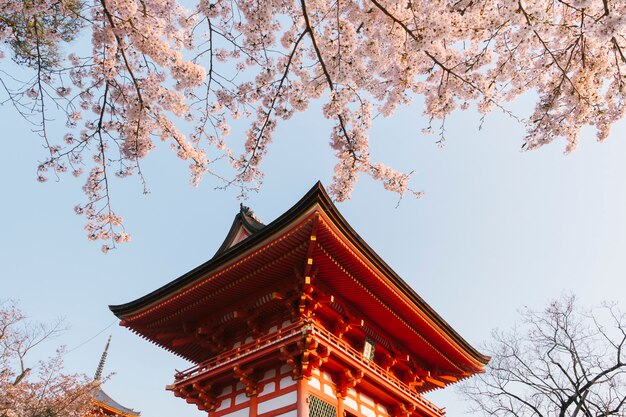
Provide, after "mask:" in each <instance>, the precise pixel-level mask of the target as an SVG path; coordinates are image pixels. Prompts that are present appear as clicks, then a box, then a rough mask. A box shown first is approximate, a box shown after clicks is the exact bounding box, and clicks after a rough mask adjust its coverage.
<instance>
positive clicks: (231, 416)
mask: <svg viewBox="0 0 626 417" xmlns="http://www.w3.org/2000/svg"><path fill="white" fill-rule="evenodd" d="M249 415H250V407H244V408H242V409H241V410H237V411H233V412H232V413H228V414H224V417H248V416H249Z"/></svg>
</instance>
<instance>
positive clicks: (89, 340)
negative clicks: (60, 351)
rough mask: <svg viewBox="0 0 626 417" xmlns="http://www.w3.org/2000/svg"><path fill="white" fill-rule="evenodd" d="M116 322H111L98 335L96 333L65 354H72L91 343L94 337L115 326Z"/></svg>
mask: <svg viewBox="0 0 626 417" xmlns="http://www.w3.org/2000/svg"><path fill="white" fill-rule="evenodd" d="M116 321H117V320H113V321H112V322H111V323H110V324H109V325H108V326H106V327H105V328H104V329H102V330H100V331H99V332H98V333H96V334H95V335H93V336H91V337H90V338H89V339H87V340H85V341H84V342H82V343H80V344H79V345H77V346H75V347H73V348H72V349H70V350H68V351H66V352H65V354H66V355H67V354H68V353H71V352H74V351H75V350H76V349H78V348H79V347H82V346H84V345H86V344H87V343H89V342H91V341H92V340H93V339H95V338H96V337H98V336H100V335H101V334H102V333H104V332H105V331H106V330H107V329H108V328H109V327H111V326H113V325H114V324H115V322H116Z"/></svg>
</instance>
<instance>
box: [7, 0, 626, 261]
mask: <svg viewBox="0 0 626 417" xmlns="http://www.w3.org/2000/svg"><path fill="white" fill-rule="evenodd" d="M184 4H185V6H186V7H187V8H185V7H183V6H182V5H181V2H179V1H178V0H89V1H85V2H83V1H80V0H32V1H29V2H15V1H13V0H0V16H1V17H2V19H0V40H2V41H3V43H4V49H5V50H4V51H3V53H2V57H3V58H0V59H1V60H3V61H4V62H6V60H7V59H8V58H12V59H13V60H14V61H15V62H16V63H18V64H19V65H22V66H23V67H25V68H26V69H28V71H29V75H27V76H26V77H25V78H24V79H23V80H22V79H21V78H20V77H17V76H16V78H15V79H13V78H12V79H9V78H8V77H4V76H2V77H0V78H2V82H3V86H4V90H3V94H4V95H3V97H4V100H5V101H9V102H11V103H12V104H13V105H14V107H15V108H16V109H17V110H18V111H19V112H20V114H22V115H23V116H24V117H26V118H28V119H30V120H31V121H33V122H34V123H36V126H38V128H39V134H40V136H41V138H42V140H43V142H44V144H45V146H46V149H47V150H48V155H47V156H46V158H45V159H44V160H42V161H41V162H40V163H39V165H38V169H37V179H38V180H39V181H45V180H46V179H47V178H48V177H49V176H50V175H55V176H56V175H59V174H60V173H63V172H66V171H69V172H71V173H72V174H73V175H77V176H80V175H84V176H85V185H84V187H83V189H84V191H85V195H86V200H85V201H84V202H83V203H82V204H80V206H79V209H78V210H76V212H77V213H79V214H81V215H83V216H85V218H86V220H87V225H86V227H85V229H86V232H87V236H88V238H89V239H95V240H105V241H107V242H108V243H107V244H105V246H104V247H103V251H107V250H108V249H112V248H114V247H115V245H116V243H120V242H125V241H128V240H129V235H128V234H127V233H126V231H125V230H124V228H123V225H122V222H121V218H120V217H119V216H118V215H117V214H116V213H115V212H114V210H113V208H112V205H111V197H112V182H111V178H112V176H111V173H113V174H115V176H116V177H127V176H131V175H136V176H138V177H139V178H140V179H141V181H142V182H143V183H144V184H145V179H144V177H143V174H142V170H141V162H142V160H143V159H144V158H146V157H147V156H148V155H149V154H150V152H151V151H152V150H153V149H155V147H156V146H158V142H160V141H163V142H167V143H168V145H169V147H170V148H171V150H172V152H173V153H174V154H175V155H176V156H177V157H178V158H181V159H183V160H185V161H187V162H188V163H189V167H190V173H191V180H190V182H191V184H192V185H194V186H195V185H198V183H199V181H200V180H201V178H202V177H203V176H205V175H211V176H212V177H214V178H215V179H216V180H217V181H218V182H219V183H220V185H219V186H220V187H227V186H235V187H240V188H241V190H242V192H243V193H245V191H246V190H249V189H255V188H258V187H259V186H260V184H261V182H262V179H263V172H262V170H261V163H262V161H263V159H264V157H265V155H266V154H267V153H268V151H269V150H270V146H271V142H272V140H273V136H274V132H275V131H276V128H277V126H278V125H279V124H280V123H283V122H284V121H285V120H288V119H290V118H291V117H292V116H293V114H294V113H297V112H303V111H306V110H307V108H308V106H309V104H310V103H311V102H312V101H315V100H319V101H321V102H322V104H323V116H324V117H325V118H327V119H329V120H331V121H332V123H333V125H332V128H331V130H330V132H327V135H322V137H326V138H328V137H329V138H330V141H329V142H330V146H331V148H332V149H333V151H334V153H335V156H336V158H337V160H336V165H335V171H334V178H333V183H332V184H331V186H330V189H331V191H332V193H333V196H334V198H335V199H336V200H338V201H341V200H344V199H347V198H349V197H350V193H351V191H352V189H353V187H354V184H355V183H356V181H357V180H358V178H359V176H360V175H369V176H371V177H373V178H374V179H376V180H378V181H380V182H381V183H382V185H383V186H384V187H385V188H386V189H389V190H391V191H394V192H396V193H399V194H400V195H404V194H406V193H412V194H415V195H417V196H419V195H420V193H417V192H415V191H413V190H412V188H411V187H410V185H409V180H410V174H407V173H401V172H398V171H396V170H394V169H393V168H392V167H388V166H386V165H385V164H384V163H382V162H379V161H376V160H374V158H373V156H372V155H370V150H369V141H370V140H369V139H370V138H369V131H370V128H371V125H372V120H373V119H374V117H375V116H378V115H382V116H385V117H386V116H391V115H393V114H394V112H395V111H396V109H398V108H399V107H401V106H404V105H407V104H409V103H411V102H412V101H413V100H416V99H423V101H424V110H423V113H424V120H426V121H429V125H428V127H427V128H426V129H424V132H426V133H432V132H437V131H439V132H443V131H444V123H445V120H446V118H447V117H448V116H449V115H450V114H452V113H453V112H455V111H456V110H465V109H468V108H476V109H477V110H478V112H480V113H483V114H486V113H489V112H492V111H501V112H504V113H505V114H507V115H509V116H511V117H512V118H514V119H515V120H518V121H519V122H520V123H521V124H522V125H523V126H524V128H525V129H526V134H525V136H524V137H523V146H522V147H523V148H524V149H537V148H539V147H541V146H544V145H546V144H549V143H551V142H553V141H554V140H561V141H563V143H564V149H565V152H566V153H568V152H571V151H573V150H574V149H575V148H576V146H577V144H578V143H579V141H580V133H581V130H582V129H583V128H585V127H587V126H590V127H592V128H595V131H596V136H597V139H598V140H599V141H603V140H605V139H606V138H607V137H608V136H609V132H610V129H611V126H612V125H613V124H614V123H615V122H616V121H618V120H619V119H621V118H622V117H623V115H624V111H625V106H624V98H625V94H626V92H625V88H624V82H625V78H624V77H625V76H626V72H625V71H626V67H625V65H626V55H625V49H624V48H626V38H625V35H626V2H623V1H618V0H532V1H531V0H513V1H499V0H432V1H411V0H408V1H402V2H398V1H391V0H365V1H354V0H336V1H334V2H328V1H322V0H281V1H277V0H269V1H265V2H248V1H242V2H233V1H228V0H198V1H197V2H196V3H192V2H185V3H184ZM87 36H89V37H90V38H91V44H90V45H91V46H90V49H89V50H80V49H81V48H76V49H73V48H67V49H68V50H71V51H72V53H70V54H68V55H67V56H65V55H64V54H63V53H62V52H61V51H63V50H64V48H63V46H64V45H68V44H69V43H70V42H74V43H72V45H74V44H75V43H76V42H75V40H76V39H77V38H78V37H83V38H84V37H87ZM0 62H1V61H0ZM528 92H531V93H533V94H534V95H536V97H537V101H536V103H535V107H534V109H533V110H532V111H530V112H529V114H528V115H523V114H514V113H512V112H511V111H510V110H508V108H507V105H508V103H509V102H511V101H513V100H515V99H517V98H518V97H520V96H521V95H524V94H526V93H528ZM54 112H57V113H58V112H61V113H62V114H64V115H65V116H66V120H65V122H66V126H67V129H68V134H67V135H65V137H64V138H56V137H54V138H52V137H49V135H48V131H49V127H48V125H49V123H51V122H50V120H51V118H52V117H50V116H49V115H50V114H51V113H54ZM235 123H237V124H238V125H244V126H247V129H243V130H245V134H244V135H242V136H239V135H232V134H231V130H232V126H233V124H235ZM238 130H239V129H238ZM157 139H160V141H159V140H157ZM442 139H443V137H442V138H440V139H439V141H438V142H439V143H441V141H442ZM324 140H327V139H324ZM223 160H226V161H228V162H229V163H230V166H231V168H232V170H231V171H228V170H226V171H224V170H223V164H215V163H216V161H223ZM83 172H84V173H85V174H83Z"/></svg>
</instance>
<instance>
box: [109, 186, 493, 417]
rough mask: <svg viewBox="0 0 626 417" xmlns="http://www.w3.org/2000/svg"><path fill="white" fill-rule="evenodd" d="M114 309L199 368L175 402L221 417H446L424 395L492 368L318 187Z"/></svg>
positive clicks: (247, 215)
mask: <svg viewBox="0 0 626 417" xmlns="http://www.w3.org/2000/svg"><path fill="white" fill-rule="evenodd" d="M110 308H111V310H112V311H113V313H114V314H115V315H116V316H117V317H118V318H120V320H121V321H120V324H121V325H122V326H125V327H127V328H128V329H130V330H131V331H133V332H134V333H136V334H138V335H140V336H141V337H143V338H145V339H147V340H149V341H150V342H152V343H154V344H156V345H158V346H161V347H163V348H164V349H166V350H168V351H170V352H172V353H173V354H175V355H178V356H180V357H183V358H185V359H188V360H189V361H191V362H193V363H194V364H195V365H194V366H193V367H191V368H189V369H187V370H185V371H177V372H176V374H175V377H174V381H173V383H172V384H171V385H168V386H167V389H168V390H170V391H172V392H173V394H174V395H175V396H177V397H180V398H182V399H184V400H185V401H186V402H187V403H190V404H193V405H195V406H196V407H197V408H198V409H200V410H203V411H204V412H206V413H207V414H208V415H209V416H210V417H419V416H428V417H441V416H443V415H444V414H445V413H444V410H443V409H442V408H440V407H438V406H436V405H434V404H433V403H431V402H430V401H429V400H427V399H426V398H425V397H424V396H423V394H424V393H425V392H427V391H431V390H434V389H439V388H444V387H445V386H447V385H449V384H453V383H455V382H457V381H459V380H461V379H464V378H467V377H469V376H471V375H472V374H474V373H477V372H482V371H483V369H484V366H485V365H486V364H487V362H488V360H489V358H488V357H486V356H484V355H482V354H480V353H479V352H478V351H477V350H476V349H474V348H473V347H472V346H470V345H469V344H468V343H467V342H466V341H465V340H464V339H463V338H461V336H459V335H458V334H457V333H456V331H454V329H452V327H450V325H448V324H447V323H446V322H445V321H444V320H443V319H442V318H441V317H440V316H439V315H438V314H437V313H436V312H435V311H434V310H433V309H432V308H431V307H429V306H428V304H426V303H425V302H424V301H423V300H422V299H421V298H420V297H419V296H418V295H417V294H416V293H415V292H414V291H413V290H412V289H411V288H410V287H409V286H408V285H407V284H406V283H405V282H404V281H403V280H402V279H401V278H400V277H399V276H398V275H397V274H396V273H395V272H394V271H393V270H392V269H391V268H390V267H389V266H388V265H387V264H386V263H385V262H384V261H383V260H382V259H381V258H380V257H379V256H378V255H377V254H376V253H375V252H374V251H373V250H372V249H371V248H370V247H369V246H368V245H367V244H366V243H365V242H364V241H363V239H361V237H360V236H359V235H358V234H357V233H356V232H355V231H354V229H352V227H350V225H349V224H348V223H347V222H346V220H345V219H344V218H343V217H342V215H341V214H340V213H339V211H338V210H337V208H336V207H335V206H334V204H333V203H332V201H331V199H330V198H329V196H328V194H327V193H326V191H325V190H324V188H323V187H322V185H321V184H320V183H318V184H316V185H315V186H314V187H313V188H312V189H311V190H310V191H309V192H308V193H307V194H306V195H305V196H304V197H303V198H302V199H301V200H300V201H298V202H297V203H296V204H295V205H294V206H293V207H291V208H290V209H289V210H288V211H287V212H285V213H284V214H283V215H281V216H280V217H278V218H277V219H276V220H274V221H273V222H271V223H269V224H267V225H265V224H263V223H262V222H260V221H259V220H258V219H257V218H256V217H255V216H254V214H253V213H252V212H251V211H250V210H249V209H248V208H246V207H243V206H242V208H241V210H240V212H239V213H238V214H237V215H236V216H235V219H234V221H233V224H232V226H231V228H230V231H229V232H228V234H227V236H226V238H225V239H224V242H223V244H222V245H221V246H220V248H219V249H218V250H217V252H216V253H215V255H214V256H213V257H212V258H211V259H210V260H209V261H207V262H206V263H204V264H202V265H200V266H198V267H197V268H195V269H193V270H191V271H189V272H187V273H186V274H184V275H183V276H181V277H179V278H177V279H175V280H174V281H172V282H170V283H169V284H167V285H165V286H163V287H161V288H159V289H157V290H155V291H153V292H152V293H149V294H147V295H145V296H143V297H141V298H139V299H137V300H135V301H132V302H129V303H127V304H122V305H116V306H110Z"/></svg>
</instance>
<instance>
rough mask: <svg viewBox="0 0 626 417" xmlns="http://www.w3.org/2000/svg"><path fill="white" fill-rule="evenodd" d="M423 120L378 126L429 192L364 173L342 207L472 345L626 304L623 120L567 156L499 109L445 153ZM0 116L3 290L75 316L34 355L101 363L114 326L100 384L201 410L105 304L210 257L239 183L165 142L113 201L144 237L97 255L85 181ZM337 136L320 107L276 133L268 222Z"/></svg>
mask: <svg viewBox="0 0 626 417" xmlns="http://www.w3.org/2000/svg"><path fill="white" fill-rule="evenodd" d="M521 107H522V108H523V103H522V104H521ZM526 111H528V109H526ZM425 123H426V120H425V119H424V118H423V117H421V116H420V108H419V105H415V106H414V107H412V108H407V109H404V110H402V111H401V112H400V114H398V115H396V116H394V117H392V118H390V119H387V120H381V119H377V120H376V121H375V127H374V129H373V130H372V132H371V133H372V135H371V136H372V138H371V143H372V155H373V158H374V159H376V160H379V161H381V162H384V163H387V164H390V165H393V166H395V167H397V168H399V169H401V170H404V171H410V170H413V169H414V170H416V173H415V174H414V179H413V182H412V185H413V187H414V188H416V189H417V190H423V191H425V192H426V195H425V196H424V197H423V198H422V199H419V200H416V199H413V198H411V197H406V198H404V199H403V200H402V201H401V203H400V205H399V206H398V207H397V208H396V203H397V201H398V198H397V196H396V195H394V194H392V193H389V192H387V191H384V190H383V188H382V186H381V185H380V184H378V183H375V182H373V181H372V180H370V179H368V178H366V177H363V178H362V179H361V181H360V182H359V184H358V186H357V188H356V190H355V191H354V194H353V197H352V199H351V200H350V201H348V202H346V203H341V204H339V205H338V208H339V210H340V211H341V212H342V213H343V215H344V216H345V217H346V219H347V220H348V222H349V223H350V224H351V225H352V226H353V227H354V229H355V230H356V231H357V232H358V233H359V234H360V235H361V236H362V237H363V238H364V239H365V240H366V241H367V242H368V243H369V245H370V246H371V247H372V248H374V250H376V251H377V253H378V254H379V255H380V256H381V257H382V258H383V259H385V260H386V261H387V263H388V264H389V265H390V266H391V267H392V268H394V269H395V271H396V272H397V273H398V274H399V275H400V276H402V277H403V278H404V279H405V280H406V281H407V282H408V283H409V284H410V285H411V286H412V287H413V288H414V289H415V290H416V291H417V293H418V294H420V295H421V296H422V297H423V298H424V299H425V300H426V302H428V303H429V304H430V305H431V306H432V307H433V308H434V309H435V310H436V311H437V312H438V313H439V314H440V315H441V316H442V317H443V318H444V319H446V320H447V321H448V322H449V323H450V324H451V325H452V326H453V327H454V328H455V329H456V330H457V331H458V332H459V333H460V334H461V335H462V336H463V337H464V338H465V339H467V340H468V341H469V342H470V343H472V344H473V345H475V346H477V347H480V345H481V343H483V342H484V341H486V340H488V339H489V337H490V331H491V329H493V328H496V327H499V328H509V327H510V326H511V325H512V323H513V321H514V320H515V317H516V310H517V309H518V308H521V307H524V306H529V307H533V308H540V307H542V306H543V305H545V303H546V301H547V300H549V299H550V298H554V297H558V296H559V295H560V294H562V293H563V292H573V293H575V294H577V295H578V297H579V298H580V300H581V301H582V302H583V303H584V304H586V305H593V304H596V303H598V302H600V301H601V300H604V299H613V300H617V301H620V302H621V303H622V305H624V304H625V303H624V301H626V296H625V294H626V280H625V279H624V278H625V277H626V255H625V254H626V220H625V213H626V186H625V185H624V179H625V178H626V164H625V163H624V161H625V159H626V140H625V139H626V138H625V137H624V136H626V126H625V125H624V124H623V123H622V124H621V125H619V126H617V127H616V128H615V129H614V132H613V134H612V136H611V137H610V138H609V140H608V141H607V142H606V143H604V144H598V143H596V142H595V141H594V138H593V135H592V134H591V133H590V132H589V134H588V135H587V136H586V137H585V138H584V139H583V140H582V141H581V144H580V147H579V149H578V150H577V151H575V152H574V153H573V154H571V155H569V156H563V154H562V151H563V149H564V147H565V144H564V143H560V142H557V143H554V144H552V145H550V146H548V147H546V148H544V149H541V150H538V151H534V152H530V153H529V152H520V145H521V138H522V137H523V134H524V132H523V128H522V127H521V126H519V125H518V124H516V123H515V122H512V121H510V120H507V119H506V118H504V117H501V116H499V115H494V116H491V117H488V118H487V121H486V124H485V126H484V127H483V129H482V130H481V131H479V130H478V125H479V118H478V116H477V115H476V114H474V113H471V112H470V113H465V114H457V115H455V116H454V117H451V118H450V119H449V120H448V122H447V137H448V140H447V142H446V146H445V147H444V148H443V149H438V148H437V146H436V145H435V140H436V138H433V137H425V136H423V135H422V133H421V129H422V128H423V127H424V126H425ZM59 124H60V125H62V124H63V122H59ZM0 126H2V127H3V128H2V130H3V132H2V135H3V137H4V143H5V144H7V145H8V144H10V143H12V142H15V143H14V144H12V145H11V146H13V147H12V148H11V149H8V148H7V149H5V151H3V152H1V153H0V190H2V194H1V195H2V197H1V199H2V203H1V204H0V230H1V231H2V234H3V239H2V240H1V242H0V299H4V298H13V299H16V300H19V301H20V303H21V306H22V308H23V310H24V311H25V312H26V313H27V314H28V315H29V316H30V317H32V318H33V319H36V320H41V321H46V320H52V319H54V318H55V317H59V316H62V317H65V318H66V320H67V322H68V324H69V325H70V326H71V328H70V330H68V331H67V332H66V333H65V334H64V335H63V336H62V337H60V338H59V339H58V340H55V341H54V342H53V343H51V344H49V345H47V346H44V347H42V348H41V350H39V351H38V352H37V353H38V354H39V355H42V356H43V355H46V354H48V353H49V352H50V350H52V349H53V348H54V346H55V344H66V345H67V346H68V348H69V349H72V351H71V352H69V353H68V354H67V355H66V364H67V368H68V370H69V371H72V372H85V373H88V374H93V372H94V371H95V369H96V365H97V362H98V359H99V357H100V354H101V351H102V349H103V347H104V345H105V343H106V339H107V337H108V335H109V334H112V335H113V341H112V345H111V349H110V353H109V358H108V361H107V365H106V367H105V373H115V375H113V376H111V378H110V380H109V381H108V382H107V383H106V385H105V387H104V388H105V391H107V392H108V393H109V394H110V395H111V396H112V397H113V398H114V399H116V400H117V401H119V402H120V403H122V404H124V405H126V406H128V407H132V408H135V409H137V410H140V411H141V412H142V416H144V417H174V416H175V417H191V416H198V417H199V416H202V415H203V413H201V412H199V411H197V410H196V409H195V408H194V407H193V406H191V405H188V404H186V403H185V402H184V401H183V400H180V399H178V398H175V397H174V396H173V395H172V394H171V393H169V392H166V391H165V390H164V387H165V385H166V384H169V383H171V382H172V380H173V374H174V369H179V370H182V369H185V368H187V367H189V366H190V364H189V363H187V362H185V361H184V360H181V359H178V358H175V357H173V356H172V355H171V354H169V353H168V352H165V351H162V350H161V349H158V348H156V347H155V346H153V345H151V344H150V343H148V342H146V341H145V340H143V339H141V338H139V337H137V336H135V335H133V334H131V333H130V332H129V331H127V330H125V329H124V328H121V327H119V326H118V325H117V320H115V318H114V316H113V315H112V314H111V313H110V311H109V310H108V307H107V306H108V305H109V304H120V303H125V302H128V301H131V300H134V299H136V298H138V297H140V296H142V295H144V294H146V293H148V292H150V291H152V290H154V289H156V288H158V287H160V286H162V285H164V284H166V283H168V282H169V281H171V280H173V279H175V278H176V277H178V276H180V275H182V274H183V273H185V272H187V271H188V270H190V269H192V268H194V267H195V266H197V265H199V264H201V263H203V262H204V261H206V260H208V259H209V258H210V257H211V256H212V255H213V253H214V252H215V250H216V249H217V248H218V246H219V245H220V243H221V242H222V240H223V238H224V237H225V234H226V232H227V231H228V229H229V227H230V224H231V222H232V219H233V216H234V215H235V214H236V213H237V211H238V206H239V202H238V201H237V200H236V199H235V194H236V193H235V191H234V190H233V191H232V192H228V191H227V192H223V191H215V190H213V187H214V186H215V183H214V182H212V180H210V179H209V178H207V181H205V182H203V183H202V185H201V186H200V187H199V188H197V189H194V188H191V187H189V186H188V185H187V182H188V172H187V170H186V165H187V164H186V163H184V162H181V161H179V160H177V159H176V158H175V157H174V156H173V155H171V154H170V152H169V150H168V149H167V148H166V147H164V146H160V147H161V149H159V150H157V151H155V152H154V153H153V154H151V155H150V156H149V157H148V159H147V160H145V162H144V165H143V170H144V173H145V175H146V177H147V180H148V185H149V188H150V190H151V193H150V194H149V195H147V196H143V195H142V194H141V190H142V187H141V184H140V183H139V182H138V181H136V180H134V179H132V178H131V179H127V180H124V181H121V182H120V181H116V184H115V189H114V192H113V203H114V205H115V206H116V208H117V211H118V212H119V214H121V215H122V216H123V217H124V218H125V221H126V227H127V230H128V231H129V232H130V233H132V235H133V242H132V243H131V244H128V245H122V246H121V247H120V248H119V249H118V250H115V251H112V252H110V253H109V254H108V255H103V254H102V253H101V252H100V245H101V244H100V243H97V244H93V243H90V242H88V241H87V240H86V238H85V233H84V231H83V229H82V226H83V219H82V218H80V217H79V216H76V215H74V214H73V210H72V208H73V206H74V205H75V204H77V203H79V202H81V201H82V198H83V197H82V194H81V193H82V191H81V186H82V181H84V179H83V178H81V179H78V180H77V179H75V178H73V177H71V176H65V177H63V178H62V179H61V181H58V182H57V181H54V179H52V180H50V181H49V182H48V183H46V184H40V183H38V182H37V181H36V180H35V177H36V175H35V174H36V165H37V161H38V160H41V159H43V158H44V156H45V152H44V149H43V148H42V146H41V144H40V142H39V139H38V137H37V136H36V135H35V134H34V133H31V132H30V128H29V126H28V124H26V123H25V122H23V121H22V120H20V119H19V118H18V116H17V115H16V113H15V112H14V111H13V110H12V109H11V107H10V106H7V105H5V106H4V107H1V108H0ZM242 128H243V127H241V126H240V127H236V128H235V129H234V135H235V136H236V134H238V131H241V129H242ZM329 130H330V125H329V123H327V122H326V121H325V120H323V118H322V116H321V113H320V111H319V110H318V109H317V108H316V107H315V106H314V107H312V108H311V109H310V111H308V112H307V113H306V114H305V115H300V116H297V117H295V118H294V119H292V120H291V121H289V122H288V123H287V124H285V125H283V126H282V127H280V128H279V129H278V130H277V134H276V139H275V143H274V144H273V145H272V148H271V150H270V154H269V156H268V157H267V159H266V160H265V162H264V164H263V168H264V169H265V172H266V178H265V182H264V185H263V187H262V189H261V191H260V192H259V193H258V194H253V195H251V196H250V198H249V200H248V201H247V202H246V204H247V205H249V206H250V207H251V208H252V209H253V210H254V211H255V213H256V214H257V216H258V217H260V218H261V219H262V220H263V221H265V222H270V221H272V220H273V219H274V218H276V217H277V216H278V215H280V214H282V213H283V212H284V211H285V210H287V209H288V208H289V207H291V205H292V204H293V203H295V202H296V201H297V200H298V199H299V198H300V197H301V196H302V195H303V194H304V193H305V192H306V191H307V190H308V189H309V188H310V187H311V186H312V185H313V184H314V183H315V181H317V180H318V179H319V180H321V181H322V182H323V183H324V184H325V185H326V186H328V185H329V183H330V180H331V178H332V166H333V163H334V161H333V158H332V152H331V151H330V149H329V148H328V146H327V143H328V137H329ZM55 132H56V134H59V135H61V134H62V129H59V130H57V131H55ZM233 139H234V137H233ZM158 145H161V144H158ZM108 326H110V327H108ZM107 327H108V328H107ZM446 391H447V392H446V393H441V394H439V393H437V394H435V395H431V396H430V398H431V399H433V400H434V401H436V402H437V403H438V404H440V405H443V406H446V407H447V408H448V412H449V415H450V416H455V415H462V413H463V410H464V407H465V405H464V404H463V403H461V402H459V401H458V399H457V396H456V393H455V392H454V389H448V390H446Z"/></svg>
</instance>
